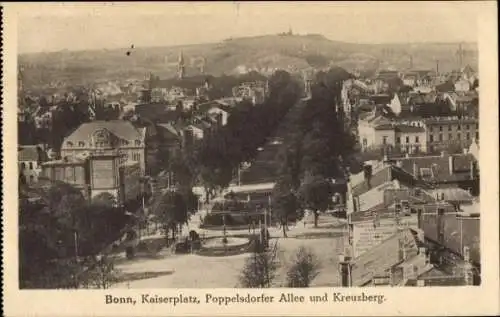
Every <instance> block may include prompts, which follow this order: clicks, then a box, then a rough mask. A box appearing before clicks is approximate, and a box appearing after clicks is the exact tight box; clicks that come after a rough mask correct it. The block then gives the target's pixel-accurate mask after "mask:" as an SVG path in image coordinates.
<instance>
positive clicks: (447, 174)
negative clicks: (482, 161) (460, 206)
mask: <svg viewBox="0 0 500 317" xmlns="http://www.w3.org/2000/svg"><path fill="white" fill-rule="evenodd" d="M394 160H395V161H396V162H400V164H401V165H400V166H401V169H403V170H404V171H406V172H407V173H409V174H412V175H414V176H415V177H416V178H417V179H421V180H424V181H437V182H455V181H465V180H470V179H472V178H471V177H472V176H473V177H478V172H477V161H476V159H475V157H474V156H473V155H472V154H452V155H450V154H444V155H441V156H418V157H401V158H397V159H394Z"/></svg>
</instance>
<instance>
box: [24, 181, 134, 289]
mask: <svg viewBox="0 0 500 317" xmlns="http://www.w3.org/2000/svg"><path fill="white" fill-rule="evenodd" d="M38 185H39V187H38V188H30V189H28V190H30V191H31V192H26V190H23V192H21V193H20V202H19V203H20V204H19V250H20V252H19V280H20V286H21V287H22V288H77V287H81V286H82V285H83V284H85V283H86V282H85V281H88V279H87V278H86V277H85V275H81V274H83V273H82V272H84V271H85V270H87V265H88V263H89V262H88V261H85V259H86V258H87V257H91V256H93V255H95V254H99V253H100V252H101V251H102V250H103V249H104V248H105V247H106V246H108V245H109V244H110V243H111V242H113V241H116V240H117V239H118V238H119V237H120V234H121V233H122V230H123V229H124V227H125V225H126V224H127V223H128V222H129V221H130V219H129V217H127V216H126V215H125V214H124V213H123V211H122V210H121V209H119V208H115V207H110V206H107V205H105V204H89V203H88V202H87V201H85V199H84V198H83V196H82V194H81V193H80V191H79V190H78V189H76V188H74V187H72V186H70V185H68V184H64V183H54V184H43V183H39V184H38ZM34 195H37V196H38V197H39V199H38V200H37V201H31V200H28V199H25V197H27V196H31V197H33V196H34ZM82 259H83V260H84V261H81V260H82Z"/></svg>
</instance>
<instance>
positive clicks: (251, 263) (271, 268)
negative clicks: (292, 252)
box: [240, 243, 278, 288]
mask: <svg viewBox="0 0 500 317" xmlns="http://www.w3.org/2000/svg"><path fill="white" fill-rule="evenodd" d="M277 254H278V243H275V244H274V246H273V248H272V249H271V250H263V248H261V247H260V246H259V245H258V243H256V245H255V249H254V252H253V253H252V256H250V257H248V258H247V259H246V261H245V266H244V267H243V270H242V272H241V275H240V283H241V285H242V287H245V288H268V287H271V283H272V281H273V280H274V278H275V277H276V271H277V269H278V265H277V263H276V257H277Z"/></svg>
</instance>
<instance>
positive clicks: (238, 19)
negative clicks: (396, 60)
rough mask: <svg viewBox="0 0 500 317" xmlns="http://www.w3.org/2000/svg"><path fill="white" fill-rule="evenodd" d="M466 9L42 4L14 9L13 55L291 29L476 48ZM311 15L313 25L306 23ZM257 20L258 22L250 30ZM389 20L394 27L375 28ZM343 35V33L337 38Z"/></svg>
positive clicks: (359, 39) (358, 39) (356, 39)
mask: <svg viewBox="0 0 500 317" xmlns="http://www.w3.org/2000/svg"><path fill="white" fill-rule="evenodd" d="M468 5H469V4H468V3H457V2H453V3H432V4H431V3H424V4H421V3H405V4H403V5H401V4H400V5H396V6H391V8H390V9H388V8H385V7H384V6H383V5H379V4H376V5H373V4H368V3H359V4H349V6H348V7H347V6H345V4H343V3H337V4H330V3H322V4H315V5H314V6H306V5H305V4H304V3H294V4H293V5H290V4H286V3H279V4H269V3H262V4H260V3H239V4H238V3H211V4H202V3H195V4H193V5H189V6H185V5H182V4H179V3H172V4H167V5H165V4H162V5H159V7H160V8H162V9H163V8H165V9H168V10H158V6H154V5H151V4H149V5H145V6H142V5H141V14H140V15H137V14H135V15H130V13H129V12H130V10H131V9H132V10H134V8H133V7H131V6H130V5H126V4H120V5H113V7H112V8H111V7H110V6H91V5H86V6H81V7H80V8H78V10H74V8H72V9H71V10H70V9H69V7H63V6H58V5H42V6H39V8H38V9H37V10H30V12H28V11H26V9H25V8H26V7H21V6H19V14H20V22H21V23H20V24H19V26H18V39H19V45H18V53H19V54H29V53H43V52H58V51H65V50H68V51H83V50H87V51H91V50H102V49H106V50H114V49H122V48H126V47H129V46H130V45H131V44H134V46H135V47H138V48H139V47H142V48H150V47H175V46H182V45H196V44H208V43H216V42H220V41H223V40H225V39H228V38H246V37H256V36H265V35H270V34H277V33H281V32H287V31H288V30H289V29H291V30H292V31H293V33H294V34H300V35H306V34H321V35H323V36H325V37H326V38H327V39H329V40H332V41H339V42H345V43H357V44H420V43H457V42H464V43H476V42H477V19H476V16H477V14H476V11H477V7H476V6H472V5H470V8H468ZM31 8H32V6H31ZM172 8H174V10H170V9H172ZM153 9H156V10H153ZM263 9H264V10H265V11H263ZM158 11H163V12H161V13H158ZM214 11H215V12H217V13H216V14H214ZM353 11H355V15H354V17H355V18H354V19H353ZM33 12H35V13H33ZM308 16H310V17H314V19H308V18H305V17H308ZM257 18H258V22H259V23H255V21H256V19H257ZM318 20H320V21H318ZM388 20H390V21H392V23H385V24H381V23H379V22H380V21H388ZM228 26H231V27H228ZM182 28H184V29H182ZM158 29H162V30H165V31H164V32H157V30H158ZM340 29H342V30H343V32H338V31H337V30H340ZM196 30H203V32H197V31H196ZM345 30H348V32H346V31H345ZM367 30H369V31H367ZM372 30H377V32H372ZM41 35H42V36H41ZM75 38H78V39H79V40H78V41H74V39H75Z"/></svg>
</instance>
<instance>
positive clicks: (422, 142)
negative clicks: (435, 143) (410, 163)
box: [395, 131, 427, 153]
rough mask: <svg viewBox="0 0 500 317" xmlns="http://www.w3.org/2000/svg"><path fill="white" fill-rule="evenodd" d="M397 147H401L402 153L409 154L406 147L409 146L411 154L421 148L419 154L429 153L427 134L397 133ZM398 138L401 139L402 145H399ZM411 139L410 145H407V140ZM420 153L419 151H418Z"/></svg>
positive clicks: (423, 132)
mask: <svg viewBox="0 0 500 317" xmlns="http://www.w3.org/2000/svg"><path fill="white" fill-rule="evenodd" d="M395 137H396V142H395V144H396V146H397V147H399V148H400V149H401V150H402V151H404V152H408V151H407V150H406V147H407V146H409V147H410V150H411V153H413V152H414V151H416V149H417V147H418V148H419V152H427V133H426V132H425V131H422V132H396V133H395ZM398 137H399V138H400V143H398V142H397V141H398ZM407 137H408V138H409V143H406V138H407ZM416 137H418V143H417V142H416ZM417 152H418V151H417Z"/></svg>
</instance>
